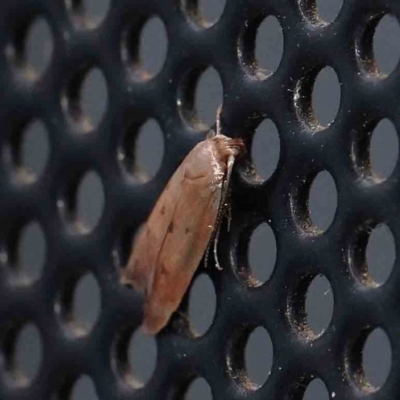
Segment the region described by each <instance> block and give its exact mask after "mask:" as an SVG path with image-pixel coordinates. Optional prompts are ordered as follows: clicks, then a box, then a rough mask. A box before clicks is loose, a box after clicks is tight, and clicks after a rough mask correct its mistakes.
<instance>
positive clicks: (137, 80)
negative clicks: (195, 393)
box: [0, 0, 400, 400]
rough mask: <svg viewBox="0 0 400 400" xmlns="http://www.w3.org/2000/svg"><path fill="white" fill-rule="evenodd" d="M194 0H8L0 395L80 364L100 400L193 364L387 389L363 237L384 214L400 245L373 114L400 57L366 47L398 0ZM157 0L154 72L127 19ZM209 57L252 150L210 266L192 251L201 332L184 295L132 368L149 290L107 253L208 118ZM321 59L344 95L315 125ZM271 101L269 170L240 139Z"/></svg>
mask: <svg viewBox="0 0 400 400" xmlns="http://www.w3.org/2000/svg"><path fill="white" fill-rule="evenodd" d="M200 3H201V2H200V1H199V2H196V1H194V0H191V1H189V0H187V1H186V2H185V1H178V0H118V1H111V2H110V4H109V8H108V10H107V13H106V15H105V17H104V19H103V20H99V21H95V20H91V19H90V18H89V17H88V16H87V8H85V2H83V1H82V2H80V1H73V0H70V1H66V2H65V3H64V2H63V1H53V0H30V1H29V0H2V1H1V4H0V49H1V54H0V126H1V131H0V132H1V133H0V345H1V358H0V360H1V364H0V367H1V369H0V399H2V400H22V399H26V400H27V399H70V398H71V399H72V398H73V391H74V385H75V383H76V382H77V381H78V380H79V379H80V378H81V377H82V376H87V377H90V379H91V380H92V381H93V384H94V386H95V392H96V396H97V397H98V398H99V399H107V400H111V399H113V400H127V399H146V400H150V399H157V400H159V399H183V398H187V397H185V396H187V393H186V392H187V390H188V388H189V386H190V384H191V383H192V382H193V381H194V380H195V379H196V378H199V377H201V378H203V379H204V380H205V381H206V382H207V384H208V385H209V387H210V392H211V394H212V398H213V399H214V400H217V399H218V400H222V399H230V400H235V399H237V400H239V399H254V400H255V399H293V400H294V399H303V398H306V397H305V392H306V391H307V387H308V385H309V384H310V383H311V382H312V381H313V380H314V379H316V378H318V379H319V380H320V381H322V382H323V384H324V385H325V387H326V392H327V394H326V398H331V399H333V398H337V399H341V400H352V399H363V398H365V399H367V398H368V399H371V400H378V399H390V400H395V399H398V398H400V365H399V362H400V357H399V352H400V347H399V343H400V341H399V340H398V338H399V335H400V314H399V312H398V310H399V306H400V304H399V301H400V295H399V293H400V291H399V287H400V265H399V259H398V258H394V261H393V263H394V265H393V268H392V270H391V271H390V273H389V274H388V276H387V277H385V279H383V280H382V281H379V279H376V278H375V277H374V275H373V273H372V271H371V269H369V268H368V267H369V263H368V254H369V253H368V249H369V248H368V243H369V241H370V238H371V236H372V235H373V232H374V230H375V229H376V228H377V227H379V226H382V225H384V226H386V227H387V229H388V230H389V231H390V232H391V235H392V239H393V243H394V244H393V247H394V250H393V251H394V252H398V251H399V246H400V212H399V211H400V187H399V178H400V164H399V163H398V162H397V161H396V162H395V164H394V165H393V171H391V172H390V173H389V174H388V176H387V177H384V178H383V177H380V176H379V174H376V173H375V172H374V168H373V167H374V164H373V160H372V159H371V157H372V156H371V153H370V150H371V147H372V133H373V131H374V130H375V129H376V127H377V126H378V125H379V124H380V122H381V121H382V120H389V121H390V122H391V124H393V126H394V127H395V130H396V129H397V130H398V129H400V117H399V115H400V113H399V107H400V78H399V77H400V73H399V72H400V70H399V66H398V65H395V66H394V67H393V72H391V73H389V74H384V73H383V72H382V71H381V70H380V68H379V65H378V63H377V61H376V60H375V56H376V54H375V53H374V51H373V47H374V33H375V30H376V29H377V26H378V24H379V23H380V21H381V20H382V19H383V18H385V16H387V15H391V16H392V17H394V18H397V20H400V3H399V2H398V0H386V1H376V0H362V1H355V0H344V1H343V5H342V8H341V9H340V12H339V14H338V16H337V17H336V18H335V19H334V20H333V21H332V22H330V23H328V22H325V21H323V20H322V18H321V17H320V16H319V15H318V9H317V6H316V3H315V2H314V1H313V0H303V1H301V0H299V1H295V0H228V1H226V5H225V8H224V9H223V10H221V16H220V18H219V19H218V20H217V21H216V22H215V24H211V23H208V22H207V19H206V18H205V17H202V16H201V13H200V11H199V7H200ZM271 16H273V17H274V18H275V21H276V22H277V23H278V24H279V26H280V29H281V32H282V36H283V42H284V46H283V53H282V58H281V60H280V62H279V63H277V65H276V68H275V70H274V71H272V70H268V69H264V68H262V66H261V65H260V63H259V62H258V60H257V54H258V53H257V46H256V38H257V31H258V29H259V27H260V26H261V24H262V23H263V21H265V20H266V19H267V18H268V17H271ZM153 17H157V18H158V19H159V20H161V21H162V24H163V26H164V28H165V33H166V37H167V39H168V45H167V50H166V57H165V62H161V63H160V65H159V68H158V70H157V71H155V72H154V73H152V74H150V73H149V72H148V71H147V70H146V68H145V66H144V62H143V60H142V59H141V53H140V46H141V45H140V35H141V31H142V29H143V28H144V27H145V25H146V23H147V22H148V21H149V20H151V18H153ZM37 18H42V19H43V20H44V21H45V22H46V24H47V25H46V26H47V28H46V29H48V31H49V32H50V37H51V43H50V44H49V43H43V44H42V45H43V49H44V55H43V56H40V57H39V59H38V63H39V64H40V65H42V64H43V61H44V60H47V62H46V65H45V66H44V67H43V69H42V70H38V69H35V67H34V65H31V60H30V58H29V57H30V55H29V49H28V44H27V34H28V31H29V29H30V26H31V24H32V22H33V21H34V20H37ZM158 44H159V45H161V44H160V43H158ZM155 46H157V43H155ZM49 49H50V50H51V52H50V53H51V55H50V56H49V57H47V55H48V53H47V52H46V51H47V50H49ZM158 53H159V50H158V49H157V55H156V56H157V57H158V55H159V54H158ZM46 57H47V58H46ZM210 67H212V68H213V69H214V70H215V71H216V73H217V75H218V76H219V78H220V80H221V83H222V88H223V99H222V100H223V112H222V119H221V124H222V130H223V133H224V134H226V135H228V136H232V137H241V138H243V140H244V141H245V143H246V145H247V149H248V153H247V154H246V156H245V157H244V158H243V159H241V160H239V162H238V163H237V166H236V168H235V171H234V176H233V184H232V195H231V197H232V215H233V220H232V226H231V229H230V230H229V231H228V230H227V229H226V227H225V229H223V230H222V232H221V239H220V241H219V259H220V263H221V265H222V266H223V271H222V272H220V271H218V270H216V269H215V268H213V267H212V265H210V266H209V267H208V268H205V267H204V266H200V268H199V271H198V274H197V275H198V276H203V275H207V276H208V277H209V278H210V279H211V282H212V285H213V287H214V289H215V295H216V311H215V316H214V317H213V319H212V323H211V322H210V325H211V326H210V327H209V329H208V330H207V329H205V332H203V333H202V334H196V333H195V329H194V328H193V327H191V323H190V318H189V308H190V307H189V303H190V299H189V294H188V295H187V296H186V297H185V299H184V301H183V303H182V305H181V307H180V309H179V311H178V312H177V313H175V314H174V316H173V318H172V320H171V321H170V323H169V325H168V326H167V328H166V329H164V330H163V331H162V332H161V333H160V334H159V335H158V336H157V338H156V348H157V359H156V365H155V370H154V372H153V373H152V374H151V376H150V377H149V380H148V381H147V382H146V383H145V384H144V385H143V384H140V383H138V382H137V381H136V378H135V374H134V373H133V372H132V369H134V368H133V367H132V365H131V361H130V359H129V357H128V352H129V346H130V340H131V337H132V335H133V334H134V332H136V330H137V328H138V327H139V326H140V322H141V318H142V314H141V313H142V299H141V297H140V296H139V295H138V294H137V293H135V292H134V291H133V290H130V289H129V288H126V287H123V286H122V285H121V284H120V283H119V279H118V268H121V267H123V266H124V264H125V262H126V260H127V257H128V255H129V251H130V246H131V241H132V238H133V237H134V233H135V232H136V230H137V229H138V228H139V227H140V225H141V224H142V223H143V222H144V221H145V220H146V217H147V216H148V214H149V212H150V211H151V209H152V207H153V205H154V203H155V201H156V199H157V197H158V196H159V194H160V192H161V190H162V189H163V187H164V186H165V184H166V182H167V181H168V179H169V177H170V176H171V175H172V173H173V172H174V170H175V169H176V168H177V166H178V165H179V163H180V162H181V161H182V159H183V157H184V156H185V155H186V154H187V153H188V152H189V151H190V149H191V148H192V147H193V146H194V145H195V144H196V143H197V142H199V141H200V140H202V139H203V138H204V135H205V134H206V132H207V130H208V129H209V127H210V125H212V124H213V123H212V122H211V121H210V120H208V121H204V118H202V116H201V115H200V114H201V112H200V111H199V109H198V107H197V103H196V95H195V92H196V87H197V86H196V85H197V83H198V81H199V80H200V78H201V76H202V73H203V72H204V71H206V70H207V69H208V68H210ZM326 67H330V68H331V69H332V70H333V71H334V73H335V74H336V76H337V79H338V81H339V83H340V84H339V86H340V104H339V106H338V111H337V113H335V114H336V115H335V116H334V118H332V119H333V122H332V123H326V124H324V123H321V121H319V119H318V116H317V115H316V111H315V104H314V102H313V87H314V84H315V82H316V80H317V77H318V76H319V74H320V72H321V71H322V70H323V69H324V68H326ZM91 71H97V73H100V74H101V76H102V77H103V78H102V79H103V80H104V83H103V86H104V91H105V97H106V99H105V100H104V102H105V103H104V104H105V106H104V109H105V110H104V113H101V112H99V111H98V110H94V111H93V115H94V117H92V118H89V117H88V116H87V115H86V111H87V107H86V104H85V97H84V96H82V90H83V87H84V85H85V79H86V78H87V76H88V74H89V73H90V72H91ZM325 95H326V96H327V97H329V96H331V95H332V96H333V94H332V93H326V94H325ZM95 96H99V97H100V98H102V97H103V96H102V95H99V94H98V92H96V94H95ZM216 105H218V104H216ZM214 108H215V107H214ZM214 108H213V110H212V111H213V112H214V111H215V110H214ZM150 119H151V120H153V121H156V123H157V124H158V126H159V128H160V130H161V132H162V139H161V140H162V141H163V143H164V145H163V149H164V151H163V154H162V157H160V168H159V169H158V171H155V172H154V176H153V177H152V178H151V179H146V176H145V175H144V174H143V173H142V171H141V170H140V166H139V165H138V160H137V154H136V151H135V146H137V139H138V135H139V132H140V129H141V127H142V126H143V125H144V124H145V123H146V122H147V121H148V120H150ZM266 119H268V120H271V121H272V122H273V124H274V125H275V126H276V129H277V131H278V132H279V140H278V141H279V147H280V152H279V158H278V159H277V165H276V168H275V169H274V171H273V173H271V174H270V176H269V177H268V179H265V180H263V179H261V178H260V177H259V176H258V175H257V168H254V165H255V164H254V157H253V155H254V152H256V151H257V149H254V146H253V145H252V144H253V141H254V140H255V134H256V131H257V129H258V127H259V126H261V125H262V123H263V122H264V121H265V120H266ZM38 121H39V123H41V124H42V126H43V127H44V129H45V131H46V132H47V134H48V156H47V159H46V162H45V163H44V165H43V168H42V170H41V171H40V173H37V174H36V175H35V174H33V173H31V172H29V170H28V168H27V167H26V165H25V163H26V162H27V161H26V158H27V157H28V156H29V154H28V155H26V154H25V155H24V150H23V146H24V144H23V143H24V140H25V139H24V138H25V132H26V130H27V129H28V128H29V126H31V125H32V124H33V123H36V122H38ZM328 122H329V121H328ZM396 136H397V133H396ZM267 143H268V140H267ZM397 145H398V143H397ZM396 157H397V154H396ZM396 160H397V159H396ZM88 173H92V174H94V175H95V176H96V178H95V181H96V182H97V183H96V184H97V185H99V187H100V188H101V190H100V194H101V196H102V199H103V200H101V201H103V203H104V204H103V205H102V206H99V210H98V211H96V210H93V207H94V206H93V205H91V204H89V206H88V207H89V209H90V212H91V213H97V218H94V217H93V218H94V219H93V221H92V220H89V221H83V220H82V218H81V213H82V212H83V211H82V205H81V204H80V200H79V191H80V190H81V185H82V181H83V180H84V179H85V177H87V174H88ZM320 173H328V174H329V176H330V177H331V178H332V179H333V180H332V182H333V183H332V185H333V191H334V192H335V196H336V197H337V207H336V208H335V210H334V213H333V214H332V218H331V219H330V220H329V217H328V220H329V221H325V222H323V223H322V225H320V224H319V223H316V220H315V218H314V217H313V214H312V210H311V211H310V207H311V205H312V204H311V203H312V198H311V195H312V193H311V192H312V186H313V184H314V182H315V179H316V178H317V177H318V176H319V174H320ZM101 201H100V203H101ZM96 207H97V206H96ZM262 223H267V224H268V226H269V227H270V228H271V229H272V232H273V235H274V237H275V240H276V261H275V262H274V266H273V271H272V273H271V275H270V276H269V277H268V279H267V278H266V279H265V282H260V281H258V280H257V277H256V276H255V275H254V274H253V271H252V269H251V266H250V264H251V263H250V262H249V255H248V252H249V247H250V245H251V243H250V242H251V237H252V234H253V231H254V230H255V229H256V228H257V227H258V226H259V225H260V224H262ZM32 224H33V225H34V226H35V227H36V228H35V229H39V230H40V232H42V234H43V237H44V239H43V240H44V243H45V245H43V244H40V243H39V242H37V243H38V244H37V245H36V246H34V247H35V248H34V249H32V252H34V251H39V247H40V246H42V247H43V246H44V250H43V251H42V253H43V265H42V266H41V269H40V272H39V273H38V274H37V275H36V276H31V275H30V274H29V268H26V267H27V265H28V264H29V263H30V260H29V258H28V259H24V258H23V257H21V255H20V247H21V240H22V239H21V238H22V237H23V232H24V229H26V227H28V226H32ZM37 227H39V228H37ZM35 232H37V231H35ZM33 236H34V237H35V238H36V239H38V237H39V235H35V234H34V235H33ZM89 275H90V276H91V277H92V280H93V281H94V282H95V283H94V285H95V286H97V287H98V289H97V290H98V297H99V310H98V317H97V318H95V319H94V320H93V321H92V324H91V325H90V324H86V323H82V322H81V321H80V320H79V318H78V316H77V311H76V301H77V300H76V291H77V286H78V282H80V280H81V279H82V278H83V277H85V276H89ZM321 275H322V276H323V277H324V279H326V280H327V282H328V286H329V288H330V289H329V290H330V291H331V295H332V297H333V299H334V305H333V309H332V311H331V318H328V321H327V323H326V326H325V329H323V330H321V331H320V332H317V331H316V330H315V329H313V327H312V326H311V325H312V324H311V323H310V320H309V313H308V311H307V296H308V291H309V288H310V286H311V285H312V282H313V281H314V280H315V278H317V277H318V276H321ZM189 292H190V291H189ZM26 326H31V327H32V326H34V327H35V329H37V332H38V337H39V339H38V341H39V343H40V346H39V347H40V349H41V362H40V367H39V368H38V372H37V374H36V375H34V376H33V377H32V379H28V378H27V377H25V376H24V374H23V373H21V372H20V371H19V369H18V368H19V367H18V365H19V364H18V357H19V356H18V351H17V350H18V346H17V343H18V338H19V336H20V334H21V331H22V329H23V328H24V327H26ZM259 327H262V328H264V329H265V331H266V332H268V335H269V337H270V341H271V346H272V348H273V358H272V365H271V368H270V372H269V374H268V376H267V377H266V380H265V383H262V384H259V385H257V384H256V383H255V382H252V379H251V377H250V376H249V373H248V368H247V367H248V365H247V364H246V359H247V358H246V357H247V356H246V351H245V348H246V343H247V341H248V339H249V337H250V336H251V334H252V333H253V332H255V330H256V329H257V328H259ZM378 328H379V329H380V331H381V332H382V331H383V332H384V334H385V335H386V336H387V339H388V343H389V344H390V347H391V353H392V358H391V366H390V368H389V371H388V373H387V377H385V378H386V379H383V381H382V382H381V384H380V385H375V384H373V383H371V382H370V380H369V379H368V377H367V374H366V371H365V366H364V358H363V357H364V355H365V352H363V348H364V345H365V343H366V341H367V339H368V337H369V335H370V334H372V333H373V332H374V331H375V330H376V329H378ZM260 351H261V350H260ZM144 357H146V355H145V356H144ZM267 372H268V371H267ZM185 393H186V394H185Z"/></svg>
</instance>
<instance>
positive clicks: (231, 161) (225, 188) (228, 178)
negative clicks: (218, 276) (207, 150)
mask: <svg viewBox="0 0 400 400" xmlns="http://www.w3.org/2000/svg"><path fill="white" fill-rule="evenodd" d="M234 162H235V156H234V155H233V154H231V155H230V156H229V158H228V163H227V172H226V177H225V179H224V182H223V184H222V193H221V202H220V205H219V210H218V214H217V220H216V224H215V230H214V232H215V233H214V235H213V238H212V241H213V245H214V249H213V250H214V259H215V266H216V268H217V269H219V270H221V269H222V267H221V265H220V264H219V261H218V255H217V245H218V238H219V233H220V230H221V222H222V217H223V216H224V214H225V211H226V208H227V205H226V203H227V198H228V196H229V184H230V181H231V176H232V169H233V164H234ZM228 210H229V218H228V229H230V207H229V205H228ZM210 242H211V241H210ZM208 251H209V246H207V251H206V257H208Z"/></svg>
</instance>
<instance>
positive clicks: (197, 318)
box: [189, 274, 217, 335]
mask: <svg viewBox="0 0 400 400" xmlns="http://www.w3.org/2000/svg"><path fill="white" fill-rule="evenodd" d="M216 306H217V296H216V294H215V288H214V285H213V283H212V281H211V279H210V278H209V277H208V276H207V275H205V274H201V275H199V276H198V278H197V279H196V280H195V281H194V284H193V286H192V288H191V290H190V297H189V319H190V325H191V327H192V328H193V330H194V331H195V333H196V334H198V335H204V334H205V333H206V332H207V331H208V329H209V328H210V326H211V324H212V322H213V320H214V315H215V311H216Z"/></svg>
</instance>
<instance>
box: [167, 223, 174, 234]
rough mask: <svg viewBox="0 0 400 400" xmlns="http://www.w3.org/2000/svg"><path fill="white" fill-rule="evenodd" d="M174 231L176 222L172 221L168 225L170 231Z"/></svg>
mask: <svg viewBox="0 0 400 400" xmlns="http://www.w3.org/2000/svg"><path fill="white" fill-rule="evenodd" d="M173 231H174V223H173V222H172V221H171V223H170V224H169V225H168V233H172V232H173Z"/></svg>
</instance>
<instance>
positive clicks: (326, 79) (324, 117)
mask: <svg viewBox="0 0 400 400" xmlns="http://www.w3.org/2000/svg"><path fill="white" fill-rule="evenodd" d="M328 93H329V95H328ZM340 96H341V87H340V82H339V79H338V77H337V75H336V72H335V71H334V70H333V69H332V68H330V67H325V68H323V69H322V70H321V71H320V72H319V74H318V75H317V77H316V79H315V82H314V86H313V92H312V108H313V112H314V116H315V118H316V119H317V121H318V123H319V124H320V125H321V126H322V127H323V128H327V127H328V126H329V125H331V123H332V122H333V121H334V119H335V118H336V115H337V113H338V110H339V105H340Z"/></svg>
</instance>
